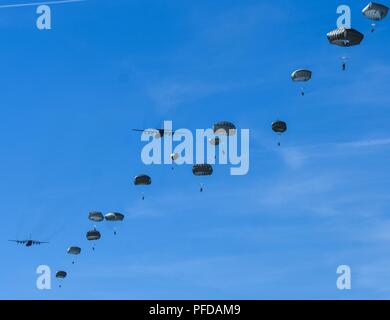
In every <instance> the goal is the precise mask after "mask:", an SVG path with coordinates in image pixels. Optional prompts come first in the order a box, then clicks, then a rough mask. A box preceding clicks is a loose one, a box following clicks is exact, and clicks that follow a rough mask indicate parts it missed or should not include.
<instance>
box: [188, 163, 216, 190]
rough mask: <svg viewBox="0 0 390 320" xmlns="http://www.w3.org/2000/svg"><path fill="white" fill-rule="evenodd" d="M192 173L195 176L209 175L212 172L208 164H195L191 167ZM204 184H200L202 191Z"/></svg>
mask: <svg viewBox="0 0 390 320" xmlns="http://www.w3.org/2000/svg"><path fill="white" fill-rule="evenodd" d="M192 173H193V174H194V175H195V176H198V177H202V176H211V175H212V174H213V167H212V166H211V165H210V164H195V165H193V167H192ZM203 189H204V185H203V184H201V185H200V192H203Z"/></svg>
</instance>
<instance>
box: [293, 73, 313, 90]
mask: <svg viewBox="0 0 390 320" xmlns="http://www.w3.org/2000/svg"><path fill="white" fill-rule="evenodd" d="M312 74H313V73H312V72H311V71H310V70H305V69H299V70H295V71H294V72H293V73H292V74H291V79H292V81H294V82H307V81H309V80H311V77H312ZM301 89H302V91H301V95H302V96H304V95H305V91H304V89H303V88H301Z"/></svg>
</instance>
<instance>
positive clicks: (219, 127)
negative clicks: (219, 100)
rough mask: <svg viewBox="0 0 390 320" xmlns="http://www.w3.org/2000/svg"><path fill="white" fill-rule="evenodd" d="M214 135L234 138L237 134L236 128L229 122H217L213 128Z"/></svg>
mask: <svg viewBox="0 0 390 320" xmlns="http://www.w3.org/2000/svg"><path fill="white" fill-rule="evenodd" d="M213 130H214V133H215V134H217V135H227V136H234V135H235V134H236V132H237V128H236V126H235V125H234V124H233V123H231V122H228V121H221V122H217V123H216V124H214V126H213Z"/></svg>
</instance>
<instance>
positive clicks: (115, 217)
mask: <svg viewBox="0 0 390 320" xmlns="http://www.w3.org/2000/svg"><path fill="white" fill-rule="evenodd" d="M104 218H105V219H106V221H108V222H121V221H123V220H124V219H125V216H124V215H123V214H122V213H118V212H110V213H107V214H106V215H105V216H104ZM114 235H116V229H114Z"/></svg>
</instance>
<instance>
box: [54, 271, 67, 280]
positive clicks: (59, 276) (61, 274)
mask: <svg viewBox="0 0 390 320" xmlns="http://www.w3.org/2000/svg"><path fill="white" fill-rule="evenodd" d="M67 275H68V274H67V273H66V272H65V271H58V272H57V273H56V278H57V279H65V278H66V277H67Z"/></svg>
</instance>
